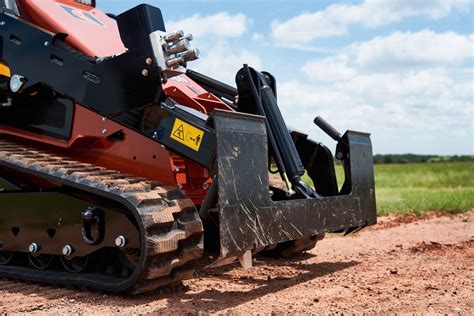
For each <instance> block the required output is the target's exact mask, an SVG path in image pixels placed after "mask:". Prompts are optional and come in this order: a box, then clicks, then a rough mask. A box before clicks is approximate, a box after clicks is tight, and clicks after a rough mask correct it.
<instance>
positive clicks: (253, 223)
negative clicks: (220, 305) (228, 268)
mask: <svg viewBox="0 0 474 316" xmlns="http://www.w3.org/2000/svg"><path fill="white" fill-rule="evenodd" d="M264 119H265V118H263V117H261V116H256V115H249V114H242V113H237V112H225V111H218V110H216V111H215V113H214V115H213V120H214V128H215V132H216V139H217V155H216V156H217V158H216V159H217V179H218V184H219V185H218V199H217V200H218V201H217V208H216V209H215V210H213V211H215V212H217V215H218V219H219V236H220V257H219V259H218V261H217V262H216V264H215V266H217V265H220V264H225V263H228V262H229V261H231V260H232V259H237V258H242V256H243V255H244V253H246V252H247V251H249V250H257V249H262V247H265V246H269V245H275V244H278V243H281V242H286V241H291V240H296V239H299V238H302V237H305V236H315V235H321V234H324V233H326V232H351V231H356V230H358V229H360V228H362V227H365V226H367V225H371V224H375V223H376V209H375V190H374V174H373V160H372V145H371V141H370V136H369V134H366V133H360V132H354V131H347V132H346V133H345V134H344V135H343V136H342V138H341V141H340V142H339V144H338V148H339V149H340V148H341V147H344V148H346V150H345V151H346V152H345V153H344V154H345V155H346V157H347V159H345V160H343V163H344V167H345V171H346V183H345V184H344V187H346V188H349V189H350V190H349V192H348V193H347V194H344V195H342V194H341V193H340V194H339V195H336V196H328V197H321V198H303V199H294V200H286V201H272V199H271V197H270V193H269V173H268V147H267V134H266V128H265V123H264ZM342 151H344V150H342ZM342 191H344V190H342ZM342 191H341V192H342ZM247 253H248V252H247Z"/></svg>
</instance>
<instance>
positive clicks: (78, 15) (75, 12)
mask: <svg viewBox="0 0 474 316" xmlns="http://www.w3.org/2000/svg"><path fill="white" fill-rule="evenodd" d="M58 5H59V7H60V8H61V9H63V10H64V11H66V13H67V14H69V15H70V16H71V17H73V18H75V19H78V20H81V21H84V22H89V23H93V24H96V25H99V26H104V27H105V24H104V23H102V21H101V20H99V18H97V17H95V16H94V15H92V14H91V13H89V12H87V11H84V10H81V9H78V8H73V7H70V6H68V5H64V4H58Z"/></svg>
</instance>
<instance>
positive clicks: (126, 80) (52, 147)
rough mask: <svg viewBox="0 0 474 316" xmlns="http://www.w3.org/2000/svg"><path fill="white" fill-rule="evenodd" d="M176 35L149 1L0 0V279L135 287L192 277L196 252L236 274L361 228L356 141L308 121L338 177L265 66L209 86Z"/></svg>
mask: <svg viewBox="0 0 474 316" xmlns="http://www.w3.org/2000/svg"><path fill="white" fill-rule="evenodd" d="M191 40H192V35H190V34H185V33H183V32H182V31H177V32H173V33H167V32H166V30H165V25H164V22H163V18H162V15H161V11H160V10H159V9H158V8H155V7H153V6H150V5H139V6H137V7H135V8H133V9H130V10H129V11H126V12H124V13H122V14H120V15H117V16H115V15H112V14H105V13H103V12H102V11H100V10H98V9H96V8H95V1H93V0H82V1H79V0H75V1H74V0H16V1H14V0H0V44H1V46H0V61H1V65H0V177H1V184H0V187H1V188H2V190H1V191H0V276H1V277H8V278H12V279H21V280H29V281H35V282H45V283H52V284H73V285H78V286H86V287H89V288H93V289H99V290H105V291H112V292H119V291H124V292H130V293H141V292H147V291H152V290H154V289H156V288H158V287H162V286H166V285H169V284H174V283H177V282H180V281H181V280H183V279H184V278H188V277H190V276H192V274H193V271H194V269H195V267H196V264H197V261H198V259H200V258H201V257H202V256H203V251H204V250H206V251H209V253H211V254H213V253H214V254H215V260H214V261H213V262H212V263H211V264H210V266H211V267H213V266H219V265H224V264H228V263H232V262H234V261H238V260H240V262H241V264H242V265H243V266H244V267H250V266H251V263H252V256H254V255H257V254H268V255H274V256H289V255H293V254H297V253H300V252H303V251H306V250H309V249H311V248H313V247H314V246H315V244H316V241H317V240H320V239H321V238H323V237H324V234H325V233H327V232H344V233H351V232H354V231H356V230H359V229H361V228H363V227H365V226H367V225H372V224H374V223H375V222H376V212H375V193H374V176H373V159H372V148H371V142H370V137H369V135H368V134H366V133H361V132H355V131H347V132H345V133H344V134H342V135H341V134H340V133H339V132H337V131H336V130H335V129H334V128H332V127H331V126H330V125H329V124H328V123H326V122H325V121H324V120H322V119H321V118H319V117H318V118H316V119H315V123H316V124H317V125H318V126H320V127H321V128H322V129H323V130H324V131H325V132H326V133H328V134H329V135H330V136H331V137H332V138H333V139H334V140H335V141H336V142H337V149H336V153H335V157H336V159H338V160H339V161H340V162H341V164H342V165H343V167H344V174H345V180H344V183H343V184H342V186H338V183H337V181H336V176H335V168H334V161H333V154H332V153H331V152H330V151H329V150H328V148H327V147H325V146H324V145H322V144H321V143H318V142H316V141H313V140H311V139H309V138H308V135H306V134H304V133H303V132H300V131H297V130H293V129H291V128H289V127H287V126H286V124H285V122H284V120H283V117H282V115H281V113H280V110H279V108H278V104H277V93H276V80H275V78H274V77H273V76H272V75H271V74H270V73H267V72H260V71H258V70H256V69H253V68H251V67H249V66H247V65H244V66H243V67H242V69H241V70H240V71H239V72H238V73H237V75H236V87H231V86H228V85H226V84H223V83H221V82H219V81H217V80H214V79H212V78H209V77H207V76H205V75H203V74H201V73H198V72H196V71H193V70H191V69H188V68H187V65H188V64H189V63H191V62H192V61H193V60H195V59H197V58H199V52H198V50H196V49H192V48H191V47H190V44H189V42H190V41H191ZM295 97H296V98H297V96H295ZM270 173H274V174H277V175H278V177H279V178H280V179H281V180H279V181H275V180H274V179H275V177H276V176H272V177H270V176H269V175H270ZM305 173H307V175H308V176H309V178H311V180H312V182H313V186H310V185H308V184H307V183H305V182H303V181H302V176H303V175H304V174H305Z"/></svg>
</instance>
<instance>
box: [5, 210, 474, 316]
mask: <svg viewBox="0 0 474 316" xmlns="http://www.w3.org/2000/svg"><path fill="white" fill-rule="evenodd" d="M379 221H380V223H381V224H379V225H377V226H375V227H372V228H369V229H366V230H363V231H361V232H359V233H357V234H355V235H352V236H347V237H341V236H328V237H326V238H325V239H324V240H322V241H320V242H319V243H318V245H317V246H316V248H315V249H313V250H311V251H310V252H308V253H306V254H303V255H301V256H299V257H297V258H294V259H292V260H288V259H263V258H260V257H258V258H256V259H255V260H254V267H253V268H252V269H249V270H243V269H242V268H240V267H239V266H237V265H232V266H227V267H221V268H218V269H203V268H200V269H199V270H198V272H197V275H196V277H195V278H194V279H191V280H187V281H185V282H184V285H183V286H182V287H179V288H175V289H172V290H167V291H162V292H160V293H152V294H146V295H140V296H135V297H130V296H123V295H111V294H107V293H102V292H89V291H86V290H81V289H77V288H65V287H55V286H44V285H39V284H35V283H25V282H14V281H11V280H6V279H0V313H58V314H59V313H60V314H63V313H88V314H89V313H96V314H104V313H117V312H119V313H133V314H137V313H139V314H145V313H152V312H160V313H168V314H177V313H181V314H183V313H196V312H201V313H204V314H207V313H228V312H231V313H241V314H247V313H252V312H253V313H272V312H274V313H277V314H278V313H287V312H303V313H362V312H428V313H450V314H451V313H456V314H458V313H461V314H473V313H474V211H471V212H468V213H464V214H460V215H449V216H441V215H440V214H436V215H433V216H425V217H422V218H417V217H411V218H409V220H407V219H402V218H400V217H396V216H395V217H394V216H390V217H383V218H380V219H379ZM203 266H204V265H203Z"/></svg>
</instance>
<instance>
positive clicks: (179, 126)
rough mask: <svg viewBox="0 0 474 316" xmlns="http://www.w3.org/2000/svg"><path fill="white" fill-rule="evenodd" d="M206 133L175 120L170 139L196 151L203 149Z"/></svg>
mask: <svg viewBox="0 0 474 316" xmlns="http://www.w3.org/2000/svg"><path fill="white" fill-rule="evenodd" d="M203 136H204V131H202V130H200V129H199V128H196V127H194V126H192V125H190V124H188V123H186V122H183V121H181V120H180V119H178V118H177V119H175V121H174V124H173V129H172V130H171V135H170V137H171V138H172V139H174V140H175V141H177V142H178V143H181V144H183V145H184V146H186V147H189V148H191V149H193V150H195V151H199V147H201V143H202V138H203Z"/></svg>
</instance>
